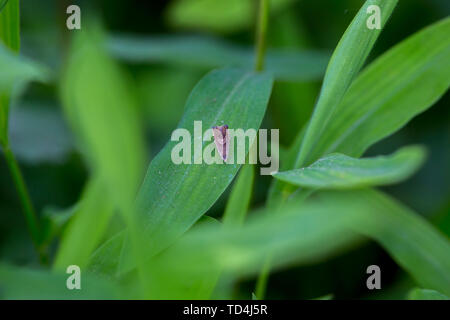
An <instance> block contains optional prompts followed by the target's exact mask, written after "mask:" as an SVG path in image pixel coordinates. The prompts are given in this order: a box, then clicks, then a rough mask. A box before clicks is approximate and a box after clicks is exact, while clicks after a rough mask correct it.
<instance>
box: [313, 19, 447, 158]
mask: <svg viewBox="0 0 450 320" xmlns="http://www.w3.org/2000/svg"><path fill="white" fill-rule="evenodd" d="M449 33H450V18H447V19H444V20H442V21H439V22H437V23H434V24H432V25H431V26H429V27H427V28H425V29H423V30H422V31H420V32H418V33H415V34H414V35H412V36H411V37H409V38H408V39H406V40H404V41H403V42H401V43H399V44H397V45H396V46H395V47H393V48H392V49H390V50H389V51H387V52H386V53H385V54H383V55H382V56H381V57H379V58H378V59H377V60H375V61H374V62H373V63H372V64H370V66H368V67H367V68H366V69H365V70H364V71H363V72H362V73H361V75H360V76H359V77H358V78H357V79H356V80H355V81H354V83H353V84H352V86H351V87H350V89H349V90H348V92H347V94H346V96H345V98H344V100H343V101H342V103H341V104H340V105H339V106H338V107H337V108H336V111H335V113H334V116H333V119H332V120H331V121H330V123H329V125H328V126H327V128H326V130H324V132H323V134H322V136H321V137H320V138H319V139H318V141H317V143H316V145H315V146H314V148H313V150H312V153H311V154H310V155H309V156H308V159H309V160H308V161H307V162H310V161H314V160H316V159H318V158H319V157H320V156H322V155H324V154H327V153H331V152H340V153H344V154H347V155H349V156H354V157H359V156H361V155H362V154H363V153H364V151H365V150H366V149H367V148H368V147H369V146H371V145H372V144H373V143H375V142H377V141H379V140H381V139H382V138H385V137H387V136H389V135H390V134H392V133H394V132H395V131H397V130H398V129H400V128H401V127H403V126H404V125H405V124H406V123H407V122H408V121H409V120H411V119H412V118H413V117H414V116H416V115H417V114H419V113H421V112H423V111H424V110H426V109H428V108H429V107H431V106H432V105H433V104H434V103H435V102H436V101H437V100H438V99H439V98H440V97H441V96H442V95H443V94H444V93H445V92H446V91H447V89H448V87H449V85H450V59H448V57H449V56H450V38H449V37H448V34H449Z"/></svg>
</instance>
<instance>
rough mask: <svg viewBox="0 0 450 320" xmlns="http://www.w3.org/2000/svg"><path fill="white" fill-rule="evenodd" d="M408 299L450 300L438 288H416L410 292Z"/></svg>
mask: <svg viewBox="0 0 450 320" xmlns="http://www.w3.org/2000/svg"><path fill="white" fill-rule="evenodd" d="M408 300H450V298H449V297H447V296H446V295H443V294H442V293H440V292H438V291H436V290H430V289H419V288H415V289H413V290H411V291H410V292H409V294H408Z"/></svg>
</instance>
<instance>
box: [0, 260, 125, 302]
mask: <svg viewBox="0 0 450 320" xmlns="http://www.w3.org/2000/svg"><path fill="white" fill-rule="evenodd" d="M64 271H65V270H64ZM69 276H70V274H65V273H51V272H49V271H44V270H34V269H28V268H21V267H17V266H10V265H5V264H2V265H0V299H8V300H17V299H18V300H33V299H35V300H47V299H52V300H72V299H77V300H79V299H82V300H84V299H117V298H119V290H118V288H117V286H116V285H115V284H114V283H112V282H111V281H105V280H104V279H99V278H98V277H96V276H93V275H91V274H89V273H85V272H84V271H83V269H82V270H81V278H80V279H81V290H69V289H67V286H66V281H67V278H68V277H69Z"/></svg>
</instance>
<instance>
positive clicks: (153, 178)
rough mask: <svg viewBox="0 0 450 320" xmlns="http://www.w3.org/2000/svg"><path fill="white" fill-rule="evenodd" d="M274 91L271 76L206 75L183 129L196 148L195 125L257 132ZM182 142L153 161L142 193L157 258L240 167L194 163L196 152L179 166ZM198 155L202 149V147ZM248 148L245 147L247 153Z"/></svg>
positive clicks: (230, 71) (233, 72) (146, 226)
mask: <svg viewBox="0 0 450 320" xmlns="http://www.w3.org/2000/svg"><path fill="white" fill-rule="evenodd" d="M271 88H272V79H271V78H270V77H269V76H268V75H266V74H257V73H253V72H246V71H243V70H239V69H223V70H217V71H213V72H211V73H209V74H208V75H206V76H205V77H204V78H203V79H202V80H200V82H199V83H198V84H197V85H196V87H195V88H194V89H193V91H192V92H191V94H190V96H189V98H188V100H187V102H186V106H185V113H184V115H183V118H182V120H181V121H180V123H179V125H178V128H185V129H187V130H188V131H189V133H190V136H191V142H192V144H194V139H196V137H195V135H194V121H201V125H202V132H203V131H205V130H207V129H209V128H211V127H212V126H215V125H223V124H227V125H228V126H229V128H230V129H232V128H234V129H238V128H241V129H243V130H244V131H246V130H248V129H250V128H252V129H255V130H257V129H258V128H259V125H260V124H261V121H262V118H263V116H264V112H265V110H266V106H267V103H268V100H269V96H270V92H271ZM178 143H179V142H178V141H169V142H168V143H167V145H166V146H165V147H164V148H163V149H162V150H161V151H160V153H159V154H158V155H157V156H156V157H155V158H154V159H153V161H152V162H151V164H150V166H149V169H148V172H147V175H146V177H145V180H144V183H143V185H142V187H141V189H140V192H139V195H138V199H137V205H138V211H139V214H140V215H141V217H140V219H142V220H139V221H140V222H139V224H140V225H141V227H142V228H143V229H144V232H143V233H144V234H145V236H146V237H148V238H149V239H151V241H150V242H149V243H148V246H149V250H150V252H152V253H153V254H154V253H156V252H157V251H159V250H160V249H162V248H164V247H166V246H167V245H168V244H169V243H171V242H172V241H173V240H174V239H176V238H177V237H179V236H180V235H181V234H183V233H184V232H185V231H186V230H187V229H189V227H190V226H192V225H193V224H194V222H195V221H196V220H197V219H198V218H200V217H201V216H202V214H204V213H205V212H206V211H207V210H208V209H209V208H210V207H211V206H212V205H213V204H214V202H215V201H216V200H217V199H218V198H219V196H220V195H221V194H222V193H223V191H224V190H225V189H226V187H227V186H228V185H229V184H230V182H231V181H232V179H233V178H234V176H235V174H236V173H237V171H238V169H239V167H240V165H239V164H237V163H236V161H234V164H206V163H205V162H204V161H202V163H201V164H194V162H195V161H198V160H200V159H201V158H200V156H201V154H200V153H199V152H194V151H195V146H194V148H192V146H191V145H192V144H191V145H190V146H189V147H190V148H191V151H192V152H191V154H192V156H191V157H190V159H191V162H192V164H184V163H181V164H174V163H173V161H172V158H171V154H172V149H173V148H174V147H175V146H176V145H177V144H178ZM213 144H214V142H213V141H212V139H211V140H209V141H203V142H200V143H198V145H197V146H198V147H200V150H201V152H202V151H203V150H204V147H205V146H213ZM197 150H198V148H197ZM248 150H249V144H248V143H246V144H245V153H248Z"/></svg>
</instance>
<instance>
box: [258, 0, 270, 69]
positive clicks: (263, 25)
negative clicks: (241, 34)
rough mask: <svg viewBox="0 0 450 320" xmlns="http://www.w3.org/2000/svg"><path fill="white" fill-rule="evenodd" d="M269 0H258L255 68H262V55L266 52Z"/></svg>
mask: <svg viewBox="0 0 450 320" xmlns="http://www.w3.org/2000/svg"><path fill="white" fill-rule="evenodd" d="M269 9H270V0H259V8H258V17H257V19H258V21H257V24H258V25H257V30H256V61H255V70H256V71H262V70H263V68H264V55H265V53H266V33H267V24H268V20H269Z"/></svg>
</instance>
